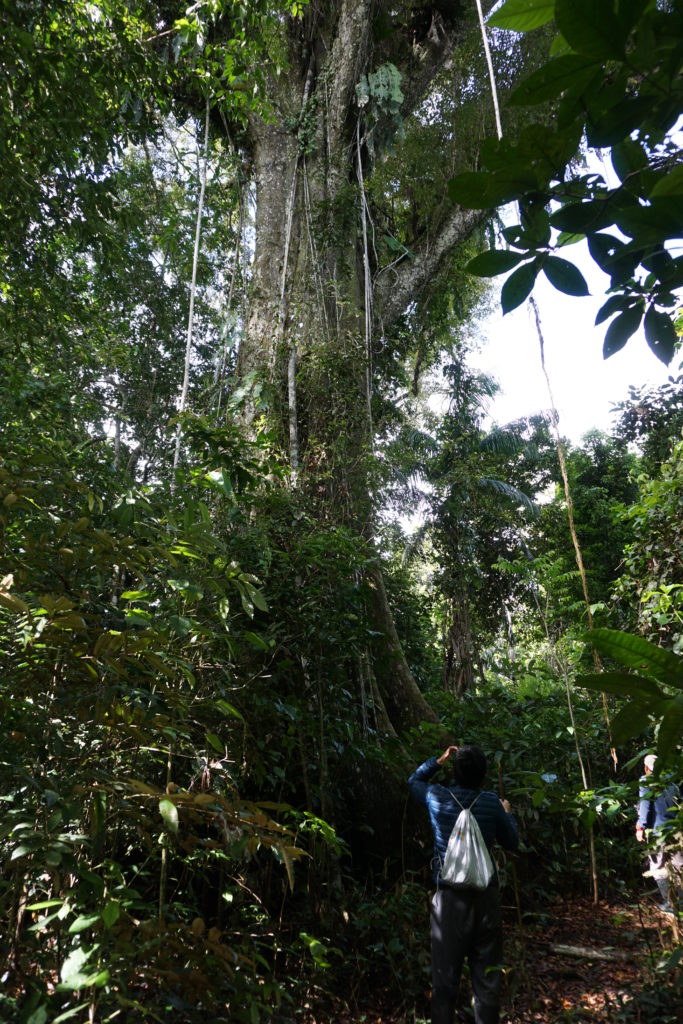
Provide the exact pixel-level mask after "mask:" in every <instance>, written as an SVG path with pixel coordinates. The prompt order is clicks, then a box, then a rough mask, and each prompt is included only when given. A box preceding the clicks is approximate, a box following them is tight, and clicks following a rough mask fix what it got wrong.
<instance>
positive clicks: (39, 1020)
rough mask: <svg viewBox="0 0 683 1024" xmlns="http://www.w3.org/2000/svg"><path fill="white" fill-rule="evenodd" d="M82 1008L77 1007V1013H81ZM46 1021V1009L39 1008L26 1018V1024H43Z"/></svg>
mask: <svg viewBox="0 0 683 1024" xmlns="http://www.w3.org/2000/svg"><path fill="white" fill-rule="evenodd" d="M82 1009H83V1008H82V1007H81V1006H79V1007H78V1011H79V1013H80V1012H81V1011H82ZM46 1020H47V1007H45V1006H39V1007H38V1009H37V1010H34V1011H33V1013H32V1014H31V1016H30V1017H28V1018H27V1020H26V1024H45V1021H46Z"/></svg>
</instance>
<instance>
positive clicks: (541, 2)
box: [488, 0, 555, 32]
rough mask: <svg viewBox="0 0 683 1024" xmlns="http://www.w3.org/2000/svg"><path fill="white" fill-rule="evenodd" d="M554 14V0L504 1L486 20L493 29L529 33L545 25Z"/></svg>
mask: <svg viewBox="0 0 683 1024" xmlns="http://www.w3.org/2000/svg"><path fill="white" fill-rule="evenodd" d="M554 13H555V0H506V2H505V3H504V4H503V6H502V7H500V8H499V9H498V10H497V11H496V12H495V13H494V14H492V15H491V17H490V18H489V20H488V24H489V25H491V26H492V27H493V28H507V29H511V30H512V31H513V32H530V31H531V30H532V29H534V28H540V27H541V25H545V24H547V23H548V22H549V21H550V20H551V18H552V17H553V15H554Z"/></svg>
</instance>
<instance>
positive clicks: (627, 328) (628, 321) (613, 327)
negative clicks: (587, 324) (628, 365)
mask: <svg viewBox="0 0 683 1024" xmlns="http://www.w3.org/2000/svg"><path fill="white" fill-rule="evenodd" d="M642 318H643V311H642V309H641V308H640V306H632V307H631V308H630V309H625V310H624V312H623V313H620V314H619V316H615V318H614V320H613V321H612V323H611V324H610V325H609V327H608V328H607V332H606V334H605V340H604V343H603V346H602V354H603V356H604V358H605V359H609V357H610V356H613V355H614V353H615V352H619V350H620V349H622V348H623V347H624V345H625V344H626V342H627V341H628V339H629V338H630V337H631V335H632V334H635V332H636V331H637V330H638V328H639V327H640V321H641V320H642Z"/></svg>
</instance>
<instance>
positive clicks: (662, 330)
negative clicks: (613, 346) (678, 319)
mask: <svg viewBox="0 0 683 1024" xmlns="http://www.w3.org/2000/svg"><path fill="white" fill-rule="evenodd" d="M643 326H644V328H645V338H646V339H647V343H648V345H649V346H650V348H651V349H652V351H653V352H654V354H655V355H656V356H657V358H658V359H661V361H662V362H663V363H664V364H665V365H666V366H668V365H669V363H670V362H671V360H672V359H673V355H674V352H675V351H676V345H677V344H678V335H677V334H676V328H675V327H674V325H673V323H672V321H671V318H670V317H669V316H667V314H666V313H661V312H659V311H658V310H656V309H655V308H654V306H650V308H649V309H648V311H647V313H646V314H645V321H644V324H643Z"/></svg>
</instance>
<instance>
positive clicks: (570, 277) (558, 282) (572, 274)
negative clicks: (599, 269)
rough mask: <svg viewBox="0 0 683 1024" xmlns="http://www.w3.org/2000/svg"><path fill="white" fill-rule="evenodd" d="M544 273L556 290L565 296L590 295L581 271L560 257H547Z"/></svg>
mask: <svg viewBox="0 0 683 1024" xmlns="http://www.w3.org/2000/svg"><path fill="white" fill-rule="evenodd" d="M543 273H544V274H545V276H546V277H547V278H548V280H549V281H550V283H551V285H552V286H553V287H554V288H557V290H558V291H560V292H564V293H565V295H588V294H589V292H588V285H587V284H586V280H585V278H584V276H583V274H582V273H581V271H580V270H579V269H578V268H577V267H575V266H574V264H573V263H570V262H569V261H568V260H563V259H560V257H559V256H547V257H546V259H545V262H544V263H543Z"/></svg>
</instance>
